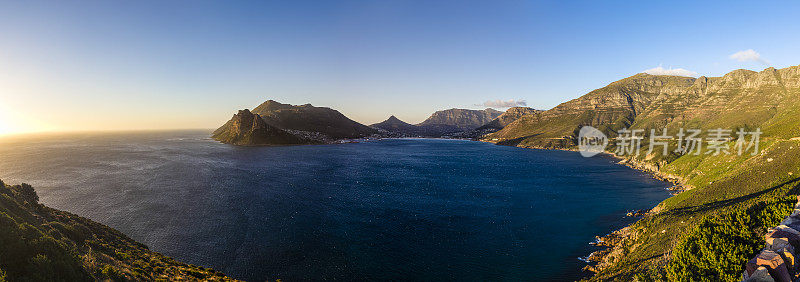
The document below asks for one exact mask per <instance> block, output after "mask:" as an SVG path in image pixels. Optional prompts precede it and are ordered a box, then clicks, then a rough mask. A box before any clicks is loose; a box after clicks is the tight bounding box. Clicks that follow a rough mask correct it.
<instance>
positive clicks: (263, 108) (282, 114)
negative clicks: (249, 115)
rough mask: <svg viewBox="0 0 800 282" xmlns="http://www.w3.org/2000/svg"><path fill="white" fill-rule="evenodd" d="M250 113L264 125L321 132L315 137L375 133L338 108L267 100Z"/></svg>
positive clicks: (303, 132)
mask: <svg viewBox="0 0 800 282" xmlns="http://www.w3.org/2000/svg"><path fill="white" fill-rule="evenodd" d="M253 113H254V114H257V115H260V116H261V118H262V119H264V121H265V122H266V123H267V124H269V125H271V126H274V127H277V128H280V129H283V130H286V131H289V132H290V133H292V134H295V135H309V136H314V135H322V136H319V137H318V138H317V139H326V140H338V139H349V138H362V137H367V136H370V135H372V134H376V133H378V131H377V130H375V129H373V128H370V127H368V126H366V125H363V124H360V123H358V122H355V121H353V120H351V119H349V118H347V117H346V116H344V115H343V114H341V113H340V112H339V111H336V110H333V109H330V108H325V107H314V106H312V105H311V104H305V105H300V106H295V105H289V104H281V103H278V102H276V101H273V100H268V101H266V102H264V103H262V104H261V105H259V106H258V107H256V108H255V109H253Z"/></svg>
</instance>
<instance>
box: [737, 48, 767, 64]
mask: <svg viewBox="0 0 800 282" xmlns="http://www.w3.org/2000/svg"><path fill="white" fill-rule="evenodd" d="M729 58H731V59H733V60H737V61H739V62H749V61H753V62H759V63H761V64H764V65H769V62H767V60H765V59H764V58H761V54H759V53H758V52H756V51H755V50H753V49H747V50H744V51H739V52H736V53H733V54H731V55H730V56H729Z"/></svg>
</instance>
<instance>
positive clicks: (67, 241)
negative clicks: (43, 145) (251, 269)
mask: <svg viewBox="0 0 800 282" xmlns="http://www.w3.org/2000/svg"><path fill="white" fill-rule="evenodd" d="M2 280H8V281H102V280H106V281H155V280H165V281H166V280H170V281H176V280H178V281H181V280H182V281H201V280H203V281H231V280H232V279H230V278H228V277H226V276H225V275H224V274H222V273H220V272H217V271H214V270H213V269H209V268H203V267H199V266H193V265H187V264H184V263H180V262H177V261H175V260H174V259H172V258H169V257H166V256H164V255H161V254H159V253H156V252H153V251H151V250H149V249H147V246H145V245H142V244H140V243H138V242H136V241H134V240H132V239H130V238H128V237H127V236H125V235H124V234H122V233H120V232H119V231H117V230H114V229H112V228H109V227H107V226H104V225H102V224H99V223H96V222H94V221H91V220H88V219H85V218H82V217H79V216H77V215H74V214H70V213H67V212H63V211H59V210H55V209H51V208H48V207H46V206H44V205H42V204H39V197H38V196H37V195H36V192H35V191H34V189H33V187H31V186H30V185H27V184H22V185H13V186H11V185H6V184H4V183H3V182H2V181H0V281H2Z"/></svg>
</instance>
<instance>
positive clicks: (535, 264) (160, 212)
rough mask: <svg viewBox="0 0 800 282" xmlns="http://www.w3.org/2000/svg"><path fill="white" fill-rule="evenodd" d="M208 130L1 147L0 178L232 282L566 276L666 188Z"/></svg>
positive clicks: (532, 157)
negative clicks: (240, 138) (251, 140)
mask: <svg viewBox="0 0 800 282" xmlns="http://www.w3.org/2000/svg"><path fill="white" fill-rule="evenodd" d="M209 135H210V132H209V131H157V132H124V133H70V134H38V135H27V136H12V137H0V179H2V180H3V181H5V182H6V183H9V184H18V183H20V182H25V183H29V184H31V185H33V186H34V187H35V188H36V190H37V192H38V193H39V196H40V198H41V202H42V203H43V204H45V205H48V206H50V207H53V208H57V209H61V210H65V211H69V212H72V213H75V214H78V215H80V216H84V217H87V218H90V219H92V220H95V221H98V222H100V223H103V224H106V225H108V226H111V227H113V228H115V229H117V230H120V231H122V232H123V233H125V234H126V235H128V236H129V237H131V238H133V239H135V240H137V241H139V242H142V243H144V244H146V245H147V246H149V247H150V249H152V250H154V251H158V252H160V253H163V254H165V255H168V256H171V257H174V258H176V259H178V260H180V261H182V262H186V263H190V264H196V265H202V266H206V267H212V268H214V269H217V270H220V271H223V272H224V273H226V274H227V275H230V276H232V277H234V278H238V279H244V280H251V281H259V280H265V279H269V280H275V279H282V280H284V281H296V280H321V279H324V280H331V279H341V280H461V281H463V280H536V281H547V280H557V281H562V280H575V279H579V278H580V277H582V275H583V274H582V273H581V268H582V267H583V266H585V263H584V262H582V261H580V260H579V257H583V256H586V255H587V254H589V253H590V252H592V251H595V250H597V248H596V247H593V246H591V245H589V242H591V241H593V240H594V237H595V236H596V235H604V234H607V233H609V232H611V231H613V230H616V229H619V228H621V227H624V226H625V225H627V224H630V223H632V222H633V221H634V220H635V219H633V218H627V217H625V214H626V212H627V211H630V210H634V209H649V208H652V207H653V206H655V205H656V204H658V203H659V202H661V201H662V200H664V199H666V198H667V197H669V193H668V191H667V190H666V189H665V188H667V187H669V186H670V185H669V184H668V183H665V182H661V181H658V180H655V179H653V178H651V177H650V176H648V175H647V174H645V173H642V172H639V171H636V170H632V169H630V168H628V167H625V166H622V165H619V164H617V163H616V160H615V159H613V158H610V157H607V156H596V157H593V158H583V157H581V156H580V154H578V153H576V152H568V151H551V150H532V149H522V148H516V147H504V146H496V145H492V144H487V143H481V142H473V141H462V140H436V139H385V140H377V141H369V142H362V143H353V144H339V145H310V146H285V147H235V146H230V145H225V144H220V143H217V142H215V141H213V140H211V139H210V138H208V136H209Z"/></svg>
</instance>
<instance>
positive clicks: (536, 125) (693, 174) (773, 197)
mask: <svg viewBox="0 0 800 282" xmlns="http://www.w3.org/2000/svg"><path fill="white" fill-rule="evenodd" d="M798 103H800V66H794V67H789V68H785V69H780V70H777V69H774V68H768V69H765V70H763V71H761V72H754V71H748V70H735V71H732V72H730V73H728V74H726V75H724V76H723V77H710V78H706V77H700V78H696V79H695V78H689V77H677V76H654V75H648V74H638V75H635V76H632V77H629V78H626V79H623V80H620V81H617V82H614V83H611V84H610V85H608V86H606V87H603V88H600V89H597V90H595V91H592V92H590V93H588V94H586V95H584V96H582V97H580V98H577V99H574V100H572V101H569V102H565V103H563V104H561V105H559V106H557V107H555V108H553V109H551V110H548V111H545V112H543V113H542V114H541V115H539V116H538V117H535V116H525V117H523V118H521V119H520V120H517V121H515V122H513V123H511V124H509V125H508V126H506V127H505V128H504V129H502V130H500V131H498V132H496V133H494V134H490V135H487V136H485V137H484V140H485V141H490V142H495V143H498V144H504V145H514V146H521V147H530V148H564V149H574V148H576V146H577V137H578V136H577V133H578V130H579V129H580V128H581V127H582V126H584V125H590V126H593V127H596V128H598V129H600V130H601V131H603V132H604V133H606V134H607V135H608V136H609V137H611V140H610V141H611V144H610V146H609V147H608V148H607V150H608V151H609V152H614V151H616V149H617V148H616V146H615V142H618V140H619V139H614V138H615V137H620V136H618V135H619V133H620V132H619V130H620V129H623V128H629V129H642V130H644V132H646V135H647V136H645V138H644V140H643V141H642V150H641V151H640V152H639V153H638V154H634V155H626V156H622V157H624V158H625V162H626V163H627V164H629V165H631V166H633V167H638V168H641V169H645V170H652V171H653V172H655V173H656V174H658V175H659V176H661V177H664V178H668V179H672V180H673V181H676V182H677V183H679V184H680V185H681V186H682V187H683V188H684V189H688V190H687V191H684V192H681V193H679V194H677V195H676V196H674V197H671V198H669V199H667V200H665V201H664V202H662V203H661V204H659V205H658V207H656V208H655V209H654V210H653V211H652V212H651V213H649V214H648V215H646V216H644V217H643V218H642V219H641V220H639V221H638V222H636V223H635V224H633V225H632V226H630V228H628V229H626V230H624V232H620V233H619V234H622V235H623V236H622V237H621V238H622V239H620V240H617V241H618V242H617V244H616V247H614V248H611V249H609V250H606V251H604V253H603V254H602V255H600V256H598V260H599V261H600V262H599V263H598V265H597V266H596V270H599V272H598V273H597V274H596V275H595V276H593V277H592V278H591V279H592V280H620V281H629V280H631V279H633V278H639V279H640V280H656V281H657V280H684V279H679V278H681V277H684V278H685V277H689V278H687V279H688V280H685V281H691V280H692V279H690V278H691V277H693V276H692V275H697V274H703V275H700V276H697V277H706V279H710V280H712V281H713V280H717V281H719V280H723V281H733V280H738V279H740V275H741V273H742V271H743V269H744V264H745V262H746V261H747V259H749V258H750V257H752V255H754V254H755V252H756V251H757V250H758V249H760V246H756V245H759V244H763V239H762V240H760V241H759V240H755V241H754V239H753V238H760V236H761V235H763V233H764V231H765V227H769V226H771V225H770V224H773V225H774V223H775V220H778V222H779V221H780V219H781V218H783V217H785V216H786V215H788V213H789V212H790V211H791V209H790V208H780V207H783V204H779V203H785V202H786V201H783V200H781V199H787V198H785V197H787V196H789V195H797V194H798V192H800V191H799V188H798V181H797V180H798V178H797V176H798V175H800V165H799V164H800V140H799V139H800V138H797V137H798V136H800V104H798ZM663 128H667V129H668V133H669V134H670V135H671V136H675V135H676V133H677V132H678V131H679V129H680V128H685V129H701V130H703V135H701V136H702V137H703V138H708V133H709V132H710V130H713V129H717V128H722V129H729V130H731V132H732V134H731V136H730V137H731V139H728V141H727V142H722V143H723V144H725V145H727V146H728V147H729V148H731V150H734V149H733V148H735V146H736V140H737V135H736V132H737V130H738V129H740V128H743V129H745V130H746V131H747V132H751V131H754V130H755V129H757V128H760V131H761V132H762V134H761V135H760V144H759V146H760V148H759V149H760V150H759V152H758V154H756V155H751V154H750V153H751V152H752V151H748V152H745V153H744V154H742V155H738V154H735V153H734V154H719V155H713V154H705V152H704V153H703V154H700V155H694V154H681V153H676V152H674V150H675V149H677V142H676V141H671V142H669V150H668V151H669V152H668V154H667V155H662V153H661V152H660V151H659V150H656V152H654V153H651V154H647V150H648V146H649V140H648V138H649V135H650V134H649V132H650V130H651V129H656V130H658V132H659V133H660V131H661V129H663ZM640 135H641V134H640ZM623 137H624V136H623ZM702 142H704V143H703V145H706V146H707V145H708V143H706V142H707V139H703V141H702ZM659 149H660V147H659ZM734 151H735V150H734ZM753 214H760V217H753V216H751V215H753ZM745 215H747V216H745ZM745 217H747V218H745ZM715 226H727V227H725V228H720V227H715ZM737 230H738V231H737ZM701 239H702V240H701ZM697 240H700V241H698V242H703V243H692V244H690V243H687V242H695V241H697ZM703 240H705V241H703ZM721 242H737V243H730V244H727V245H726V244H723V243H721ZM690 247H691V248H693V249H691V250H690V251H686V248H690ZM756 247H757V248H756ZM754 248H755V249H754ZM709 257H714V258H716V259H714V260H709ZM723 258H724V259H723ZM709 261H714V262H715V263H708V262H709ZM668 270H669V271H668Z"/></svg>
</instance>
